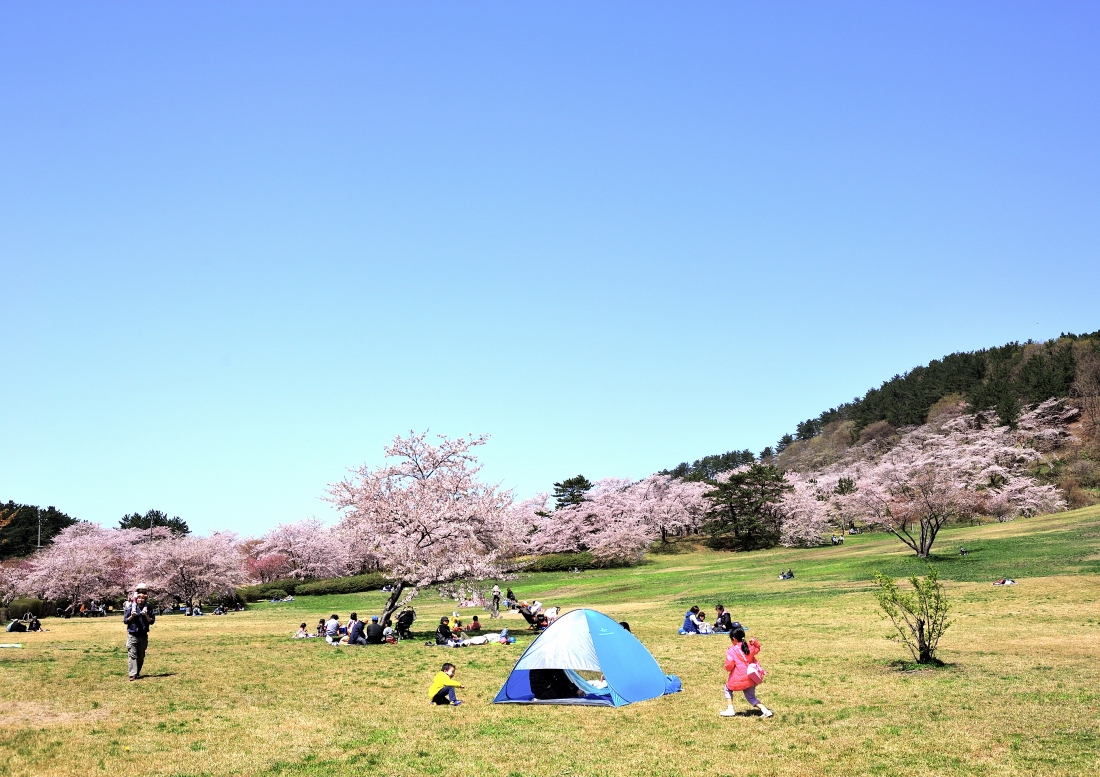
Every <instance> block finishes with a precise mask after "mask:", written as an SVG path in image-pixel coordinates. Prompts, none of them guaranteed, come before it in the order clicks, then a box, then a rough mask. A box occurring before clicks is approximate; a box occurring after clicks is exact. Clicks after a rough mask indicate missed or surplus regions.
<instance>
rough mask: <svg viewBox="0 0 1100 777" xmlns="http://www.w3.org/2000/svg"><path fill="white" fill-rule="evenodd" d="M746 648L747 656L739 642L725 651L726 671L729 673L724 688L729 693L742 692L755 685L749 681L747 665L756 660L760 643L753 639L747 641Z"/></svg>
mask: <svg viewBox="0 0 1100 777" xmlns="http://www.w3.org/2000/svg"><path fill="white" fill-rule="evenodd" d="M748 646H749V654H748V655H747V656H746V655H745V653H744V651H743V650H741V643H740V642H734V643H733V644H732V645H730V646H729V649H728V650H727V651H726V671H727V672H729V673H730V676H729V679H728V680H726V688H728V689H729V690H731V691H744V690H747V689H748V688H752V687H753V686H754V685H756V683H754V682H753V681H752V680H750V679H749V664H751V663H752V662H753V661H755V660H756V654H757V653H759V652H760V643H759V642H758V641H757V640H756V639H755V638H753V639H750V640H748Z"/></svg>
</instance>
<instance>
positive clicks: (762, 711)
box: [760, 704, 775, 718]
mask: <svg viewBox="0 0 1100 777" xmlns="http://www.w3.org/2000/svg"><path fill="white" fill-rule="evenodd" d="M774 714H775V713H773V712H772V711H771V710H769V709H768V708H767V707H765V706H764V705H763V704H761V705H760V716H761V717H764V718H770V717H771V716H772V715H774Z"/></svg>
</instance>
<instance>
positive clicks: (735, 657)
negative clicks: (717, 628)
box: [719, 623, 772, 718]
mask: <svg viewBox="0 0 1100 777" xmlns="http://www.w3.org/2000/svg"><path fill="white" fill-rule="evenodd" d="M730 643H731V644H730V646H729V649H727V650H726V671H727V672H729V673H730V675H729V679H727V680H726V689H725V690H726V703H727V705H728V706H727V707H726V708H725V709H724V710H722V711H721V712H720V713H719V714H720V715H721V716H722V717H723V718H732V717H733V716H734V715H736V714H737V712H736V710H734V709H733V692H734V691H741V692H743V693H744V694H745V701H747V702H748V703H749V704H751V705H752V706H753V707H754V708H756V709H758V710H760V714H761V715H762V716H763V717H765V718H770V717H771V716H772V711H771V710H769V709H768V708H767V707H765V706H764V705H763V704H761V703H760V701H759V699H757V698H756V693H755V688H756V683H755V682H754V681H753V680H752V678H750V677H749V664H751V663H753V662H754V661H756V654H757V653H759V652H760V642H759V640H757V639H756V638H755V637H754V638H753V639H750V640H748V641H746V640H745V630H744V629H743V628H742V627H741V624H740V623H734V624H733V631H731V632H730Z"/></svg>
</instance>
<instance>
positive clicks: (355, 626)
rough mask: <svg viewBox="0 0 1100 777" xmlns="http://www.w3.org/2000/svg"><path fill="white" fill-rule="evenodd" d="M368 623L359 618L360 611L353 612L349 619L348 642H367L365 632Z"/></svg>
mask: <svg viewBox="0 0 1100 777" xmlns="http://www.w3.org/2000/svg"><path fill="white" fill-rule="evenodd" d="M365 626H366V624H364V623H363V621H361V620H359V613H357V612H353V613H352V614H351V618H349V619H348V644H349V645H365V644H367V638H366V635H365V634H364V633H363V631H364V627H365Z"/></svg>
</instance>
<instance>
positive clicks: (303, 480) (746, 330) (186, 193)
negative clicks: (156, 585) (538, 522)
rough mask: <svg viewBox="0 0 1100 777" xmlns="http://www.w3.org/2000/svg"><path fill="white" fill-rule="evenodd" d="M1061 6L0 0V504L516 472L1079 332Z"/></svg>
mask: <svg viewBox="0 0 1100 777" xmlns="http://www.w3.org/2000/svg"><path fill="white" fill-rule="evenodd" d="M1097 41H1100V6H1098V5H1097V4H1095V3H1084V2H1076V3H1057V4H1040V3H1007V2H995V3H992V2H991V3H957V2H949V3H940V4H936V3H928V2H920V3H882V2H868V3H805V4H779V3H766V4H764V3H761V4H752V5H750V4H746V3H664V4H651V3H639V2H628V3H591V2H583V3H541V4H534V3H499V4H497V3H390V4H387V5H368V4H363V3H352V4H339V3H325V4H316V3H311V4H301V3H295V4H291V3H270V2H263V3H254V4H248V3H240V2H237V3H205V4H204V3H155V4H151V3H132V4H128V3H108V4H104V3H99V4H78V3H67V4H66V3H50V4H43V3H25V2H8V1H7V0H5V1H4V2H2V3H0V293H2V299H3V310H2V317H0V360H2V363H3V365H4V373H5V376H4V379H3V381H2V382H0V443H2V444H0V499H2V500H3V501H7V500H8V499H14V500H15V501H17V502H23V503H30V504H40V505H43V506H45V505H56V506H57V507H58V508H59V509H62V510H64V511H66V512H68V513H69V514H71V515H73V516H76V517H79V518H86V519H90V520H94V521H98V522H101V523H105V524H113V523H115V522H116V521H117V520H118V518H119V517H120V516H121V515H122V514H123V513H126V512H132V511H135V510H138V511H141V512H144V511H146V510H148V509H150V508H157V509H161V510H164V511H166V512H168V513H169V514H170V515H179V516H181V517H182V518H184V519H185V520H187V521H188V522H189V523H190V524H191V526H192V528H193V529H196V530H198V531H200V532H207V531H210V530H213V529H223V528H230V529H235V530H237V531H241V532H243V533H261V532H263V531H264V530H266V529H267V528H269V527H271V526H274V525H275V524H276V523H278V522H285V521H292V520H297V519H300V518H303V517H308V516H310V515H317V516H318V517H321V518H324V519H325V520H332V519H333V518H334V514H333V512H332V511H331V509H330V508H329V507H328V505H327V504H325V503H324V502H322V501H321V497H322V496H323V495H324V490H325V486H326V484H327V483H330V482H333V481H335V480H339V479H340V478H341V477H343V476H344V474H345V472H346V469H347V468H348V467H352V466H358V465H360V464H363V463H369V464H371V465H374V464H377V463H379V462H380V461H381V448H382V445H383V444H384V443H386V442H387V441H388V440H390V439H391V438H392V437H393V436H394V435H396V434H398V433H402V432H407V431H408V430H410V429H416V430H424V429H428V428H430V429H431V430H432V431H433V432H443V433H446V434H450V435H459V434H464V433H467V432H488V433H490V434H491V435H492V438H491V441H490V443H489V445H487V446H486V447H485V448H484V449H483V461H484V463H485V470H484V472H485V475H486V477H487V478H489V479H492V480H494V481H502V482H503V484H504V486H505V487H511V488H515V489H516V491H517V493H518V494H519V495H521V496H527V495H530V494H531V493H533V492H534V491H537V490H544V489H547V488H548V487H549V485H550V483H551V482H553V481H554V480H559V479H561V478H563V477H568V476H571V475H575V474H577V473H583V474H585V475H587V476H588V477H590V478H593V479H595V478H598V477H606V476H622V477H642V476H645V475H647V474H649V473H650V472H653V471H655V470H658V469H662V468H665V467H669V466H674V465H675V464H677V463H678V462H680V461H682V460H685V459H687V460H690V459H694V458H697V457H699V456H702V455H705V454H709V453H720V452H723V451H726V450H729V449H741V448H745V447H748V448H751V449H752V450H754V451H759V450H760V449H761V448H763V447H764V446H765V445H769V444H774V442H775V440H776V439H778V437H779V436H780V435H782V434H783V433H784V432H787V431H792V430H793V428H794V425H795V423H796V422H798V421H800V420H803V419H805V418H808V417H811V416H815V415H817V414H818V413H819V412H820V411H822V410H824V409H826V408H828V407H830V406H832V405H835V404H837V403H839V402H842V401H845V400H849V399H851V398H852V397H853V396H855V395H857V394H862V393H863V392H864V391H866V390H867V389H868V388H871V387H873V386H877V385H879V384H880V383H881V382H882V381H883V380H885V379H888V378H890V377H891V376H893V375H894V374H895V373H898V372H904V371H905V370H907V369H910V368H912V367H914V366H916V365H918V364H922V363H926V362H927V361H929V360H930V359H933V358H937V357H940V356H942V355H944V354H947V353H950V352H952V351H957V350H970V349H975V348H981V347H986V346H992V345H999V344H1002V343H1004V342H1008V341H1012V340H1021V341H1022V340H1026V339H1028V338H1034V339H1046V338H1049V337H1053V336H1056V335H1058V334H1059V333H1060V332H1062V331H1074V332H1082V331H1095V330H1096V329H1100V259H1098V257H1100V252H1098V249H1100V191H1098V185H1100V143H1098V139H1100V46H1098V45H1097Z"/></svg>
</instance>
